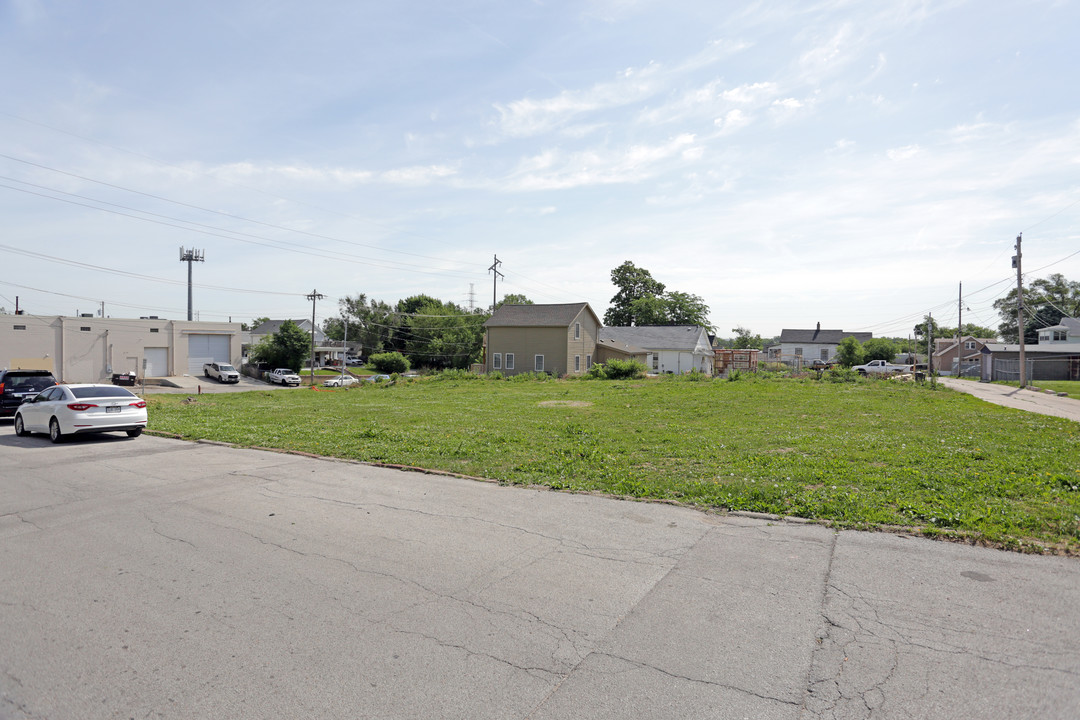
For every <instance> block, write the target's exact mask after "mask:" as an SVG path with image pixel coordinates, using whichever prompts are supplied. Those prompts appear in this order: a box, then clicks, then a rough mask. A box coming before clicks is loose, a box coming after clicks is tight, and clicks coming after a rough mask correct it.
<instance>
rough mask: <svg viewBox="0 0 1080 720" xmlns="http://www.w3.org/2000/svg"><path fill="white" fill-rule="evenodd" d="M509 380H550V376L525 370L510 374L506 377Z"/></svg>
mask: <svg viewBox="0 0 1080 720" xmlns="http://www.w3.org/2000/svg"><path fill="white" fill-rule="evenodd" d="M506 379H507V380H508V381H509V382H528V381H530V380H540V381H544V380H551V376H550V375H548V374H547V373H543V372H525V373H518V374H517V375H510V376H509V377H507V378H506Z"/></svg>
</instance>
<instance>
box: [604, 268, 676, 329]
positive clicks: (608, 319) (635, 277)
mask: <svg viewBox="0 0 1080 720" xmlns="http://www.w3.org/2000/svg"><path fill="white" fill-rule="evenodd" d="M611 282H612V284H613V285H614V286H615V287H617V288H619V291H618V292H617V293H615V297H613V298H611V307H609V308H608V309H607V312H605V313H604V324H605V325H611V326H617V327H625V326H627V325H630V324H632V323H633V322H634V316H633V312H632V311H631V309H630V306H631V304H632V303H633V302H634V301H635V300H637V299H639V298H643V297H647V296H650V295H652V296H660V295H662V294H663V293H664V287H665V286H664V284H663V283H662V282H659V281H657V280H656V279H654V278H653V276H652V273H650V272H649V271H648V270H646V269H645V268H639V267H637V266H636V265H634V263H632V262H630V261H629V260H627V261H626V262H624V263H623V264H622V265H620V266H619V267H617V268H615V269H614V270H612V271H611Z"/></svg>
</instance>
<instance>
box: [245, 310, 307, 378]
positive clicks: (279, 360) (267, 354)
mask: <svg viewBox="0 0 1080 720" xmlns="http://www.w3.org/2000/svg"><path fill="white" fill-rule="evenodd" d="M310 354H311V335H309V334H308V333H306V332H304V331H303V330H301V329H300V326H299V325H297V324H296V323H294V322H293V321H292V320H286V321H285V322H283V323H282V324H281V327H280V328H278V331H277V332H276V333H274V334H273V335H269V336H267V337H265V338H263V339H262V340H261V341H260V342H259V344H258V345H256V346H255V347H254V348H252V350H251V358H252V360H254V361H255V362H261V363H266V364H267V365H270V366H271V367H276V368H278V367H287V368H291V369H299V368H302V367H303V366H304V364H305V363H304V360H306V359H307V358H308V356H309V355H310Z"/></svg>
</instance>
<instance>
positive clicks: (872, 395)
mask: <svg viewBox="0 0 1080 720" xmlns="http://www.w3.org/2000/svg"><path fill="white" fill-rule="evenodd" d="M150 419H151V427H152V429H153V430H156V431H162V432H167V433H175V434H177V435H180V436H183V437H185V438H209V439H213V440H221V441H227V442H232V443H236V444H238V445H243V446H262V447H272V448H282V449H288V450H300V451H306V452H311V453H317V454H320V455H328V456H335V457H342V458H352V459H356V460H365V461H373V462H383V463H397V464H403V465H412V466H420V467H424V468H430V469H440V470H447V471H451V472H455V473H462V474H465V475H473V476H481V477H485V478H491V479H495V480H499V481H501V482H506V483H520V484H532V483H535V484H543V485H548V486H550V487H553V488H566V489H572V490H577V491H599V492H604V493H611V494H614V495H619V496H626V497H637V498H655V499H665V500H673V501H678V502H682V503H687V504H692V505H696V506H700V507H704V508H716V509H730V510H753V511H761V512H768V513H777V514H780V515H787V516H797V517H804V518H814V519H818V520H824V521H829V522H832V523H834V524H836V525H837V526H841V527H888V526H903V527H909V528H913V529H916V530H918V531H920V532H923V533H926V534H928V535H937V536H945V537H949V538H956V539H965V540H968V541H973V542H983V543H989V544H993V545H998V546H1003V547H1009V548H1014V549H1024V550H1033V551H1042V550H1050V551H1056V552H1066V553H1078V552H1080V425H1078V424H1077V423H1073V422H1070V421H1066V420H1061V419H1059V418H1054V417H1046V416H1041V415H1033V414H1028V413H1024V412H1020V411H1016V410H1010V409H1007V408H1002V407H998V406H994V405H989V404H987V403H984V402H982V401H979V400H977V399H975V398H973V397H971V396H968V395H964V394H961V393H955V392H952V391H949V390H947V389H944V388H937V389H936V390H935V389H931V388H929V387H927V386H917V385H913V384H902V383H895V382H890V381H873V380H871V381H861V382H858V383H854V384H851V383H848V384H833V383H826V382H818V381H814V380H793V379H786V380H741V381H739V382H725V381H711V382H688V381H684V380H678V379H665V380H643V381H626V382H609V381H548V382H541V381H530V382H508V381H490V380H454V381H446V380H442V381H440V380H433V379H428V380H423V381H419V382H416V381H414V382H411V383H407V384H401V385H396V386H389V387H387V386H379V385H372V384H366V383H365V384H363V385H362V386H360V387H355V388H351V389H343V390H335V391H329V392H328V391H312V390H304V391H296V392H266V391H254V392H247V393H235V394H222V395H217V394H216V395H213V396H202V397H199V398H197V399H195V401H194V402H190V403H185V402H184V398H183V397H178V396H164V395H163V396H151V399H150Z"/></svg>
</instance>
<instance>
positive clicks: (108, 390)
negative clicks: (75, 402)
mask: <svg viewBox="0 0 1080 720" xmlns="http://www.w3.org/2000/svg"><path fill="white" fill-rule="evenodd" d="M68 389H69V390H71V394H72V395H74V396H75V397H77V398H79V399H84V398H109V397H122V398H133V397H135V395H133V394H132V393H131V392H129V391H128V390H125V389H124V388H122V387H109V386H105V387H73V388H68Z"/></svg>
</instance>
